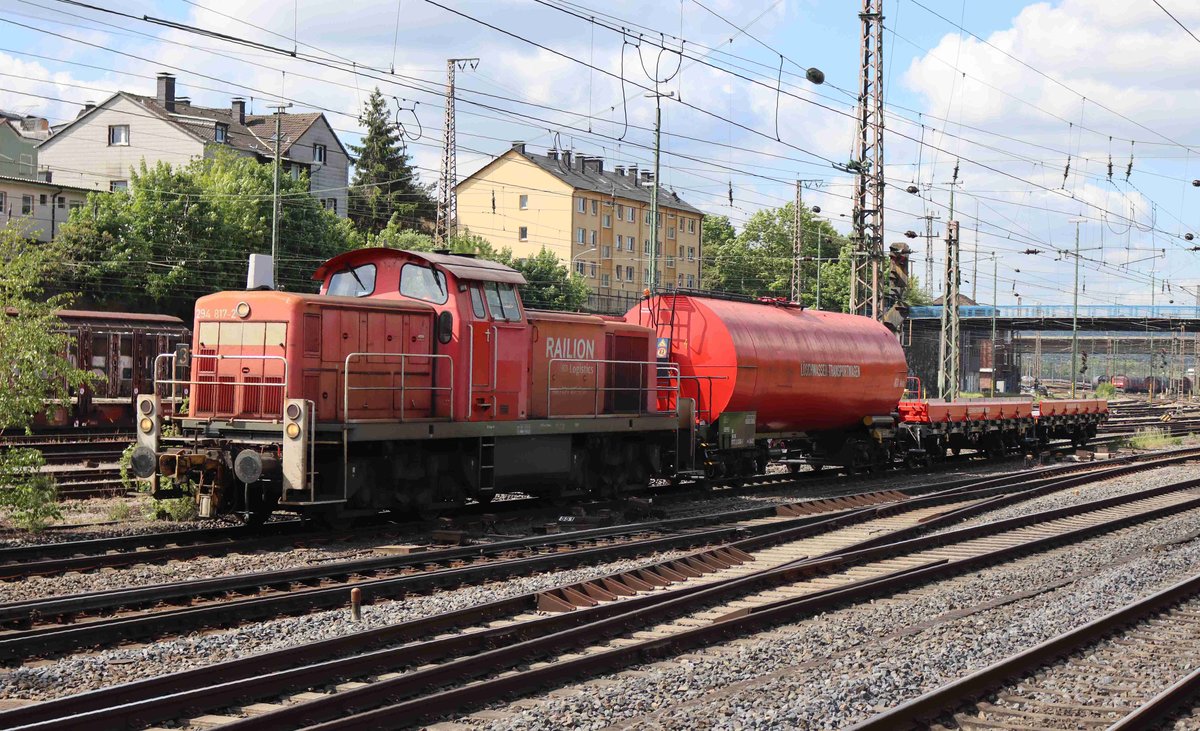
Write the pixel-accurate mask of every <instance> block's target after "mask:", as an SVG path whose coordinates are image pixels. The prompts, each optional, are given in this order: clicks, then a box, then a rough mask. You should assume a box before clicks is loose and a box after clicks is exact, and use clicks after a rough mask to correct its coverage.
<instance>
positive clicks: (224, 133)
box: [213, 124, 229, 144]
mask: <svg viewBox="0 0 1200 731" xmlns="http://www.w3.org/2000/svg"><path fill="white" fill-rule="evenodd" d="M228 137H229V127H227V126H226V125H223V124H218V125H217V126H216V127H215V128H214V129H213V142H218V143H221V144H224V143H225V140H226V139H228Z"/></svg>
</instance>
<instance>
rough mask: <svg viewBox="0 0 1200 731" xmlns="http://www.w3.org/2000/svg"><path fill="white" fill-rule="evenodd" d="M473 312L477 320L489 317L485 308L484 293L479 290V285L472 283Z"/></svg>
mask: <svg viewBox="0 0 1200 731" xmlns="http://www.w3.org/2000/svg"><path fill="white" fill-rule="evenodd" d="M471 314H473V315H475V319H476V320H482V319H484V318H485V317H487V312H486V311H485V310H484V309H483V295H482V294H480V292H479V285H478V284H473V285H471Z"/></svg>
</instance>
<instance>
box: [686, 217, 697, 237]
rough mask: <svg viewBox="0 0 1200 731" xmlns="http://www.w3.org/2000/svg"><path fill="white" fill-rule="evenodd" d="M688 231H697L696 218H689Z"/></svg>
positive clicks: (691, 232)
mask: <svg viewBox="0 0 1200 731" xmlns="http://www.w3.org/2000/svg"><path fill="white" fill-rule="evenodd" d="M688 233H690V234H694V233H696V219H694V218H689V219H688Z"/></svg>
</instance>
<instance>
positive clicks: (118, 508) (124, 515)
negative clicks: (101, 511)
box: [108, 503, 137, 521]
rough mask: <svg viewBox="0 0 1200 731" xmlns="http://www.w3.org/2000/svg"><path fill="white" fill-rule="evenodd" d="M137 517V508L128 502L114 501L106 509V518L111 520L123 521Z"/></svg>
mask: <svg viewBox="0 0 1200 731" xmlns="http://www.w3.org/2000/svg"><path fill="white" fill-rule="evenodd" d="M134 517H137V510H135V509H134V507H133V505H131V504H129V503H116V504H115V505H113V506H112V507H111V508H109V509H108V519H109V520H111V521H125V520H129V519H131V518H134Z"/></svg>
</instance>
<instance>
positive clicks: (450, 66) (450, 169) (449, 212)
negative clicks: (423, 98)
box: [433, 58, 479, 247]
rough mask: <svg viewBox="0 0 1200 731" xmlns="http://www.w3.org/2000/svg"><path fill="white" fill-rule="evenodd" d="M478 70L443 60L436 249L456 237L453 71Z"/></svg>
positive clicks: (473, 63) (463, 61) (474, 62)
mask: <svg viewBox="0 0 1200 731" xmlns="http://www.w3.org/2000/svg"><path fill="white" fill-rule="evenodd" d="M478 67H479V59H478V58H448V59H446V119H445V121H443V122H442V175H441V177H440V178H439V179H438V204H437V221H436V223H435V224H434V228H433V240H434V243H436V244H437V245H438V246H439V247H447V246H449V245H450V239H451V238H453V237H454V234H456V233H457V228H458V201H457V197H456V195H455V192H454V186H455V184H456V183H457V182H458V155H457V153H456V149H457V144H458V143H457V140H456V136H455V131H454V72H455V69H458V70H461V71H466V70H467V69H470V70H472V71H474V70H475V69H476V68H478Z"/></svg>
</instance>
